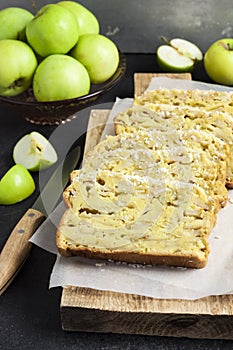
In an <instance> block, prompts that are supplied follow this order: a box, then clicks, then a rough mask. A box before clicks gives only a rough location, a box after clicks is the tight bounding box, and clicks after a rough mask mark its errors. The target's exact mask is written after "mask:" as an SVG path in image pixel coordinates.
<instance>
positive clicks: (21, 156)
mask: <svg viewBox="0 0 233 350" xmlns="http://www.w3.org/2000/svg"><path fill="white" fill-rule="evenodd" d="M13 159H14V161H15V163H16V164H22V165H23V166H24V167H25V168H26V169H28V170H30V171H38V170H43V169H46V168H48V167H50V166H51V165H53V164H54V163H56V161H57V153H56V151H55V149H54V147H53V146H52V145H51V143H50V142H49V141H48V140H47V139H46V138H45V137H44V136H43V135H41V134H40V133H38V132H37V131H33V132H31V133H30V134H27V135H25V136H23V137H22V138H21V139H20V140H19V141H18V142H17V143H16V145H15V147H14V150H13Z"/></svg>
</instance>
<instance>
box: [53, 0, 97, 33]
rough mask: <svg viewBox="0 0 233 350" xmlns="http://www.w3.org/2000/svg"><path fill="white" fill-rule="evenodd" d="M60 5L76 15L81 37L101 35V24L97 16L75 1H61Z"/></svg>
mask: <svg viewBox="0 0 233 350" xmlns="http://www.w3.org/2000/svg"><path fill="white" fill-rule="evenodd" d="M58 5H61V6H64V7H65V8H67V9H68V10H70V11H71V12H72V13H73V14H74V15H75V17H76V20H77V22H78V26H79V35H83V34H89V33H93V34H98V33H99V22H98V20H97V18H96V17H95V15H94V14H93V13H92V12H91V11H89V10H88V9H87V8H86V7H84V6H82V5H81V4H78V3H77V2H75V1H60V2H58Z"/></svg>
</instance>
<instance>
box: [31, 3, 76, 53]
mask: <svg viewBox="0 0 233 350" xmlns="http://www.w3.org/2000/svg"><path fill="white" fill-rule="evenodd" d="M26 37H27V40H28V43H29V45H30V46H31V47H32V48H33V50H34V51H35V52H36V53H37V54H38V55H40V56H42V57H47V56H49V55H51V54H56V53H58V54H66V53H67V52H68V51H70V49H71V48H72V47H73V46H74V45H75V44H76V43H77V41H78V38H79V28H78V24H77V21H76V18H75V16H74V15H73V14H72V13H71V12H70V11H69V10H67V9H66V8H65V7H62V6H59V5H56V4H48V5H45V6H43V7H42V8H41V9H40V10H39V11H38V12H37V14H36V16H35V17H34V18H33V19H32V20H31V21H30V22H29V23H28V24H27V27H26Z"/></svg>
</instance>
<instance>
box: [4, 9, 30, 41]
mask: <svg viewBox="0 0 233 350" xmlns="http://www.w3.org/2000/svg"><path fill="white" fill-rule="evenodd" d="M33 17H34V16H33V14H32V13H31V12H29V11H28V10H25V9H23V8H20V7H7V8H5V9H3V10H1V11H0V40H2V39H16V40H17V39H18V40H25V39H26V36H25V29H26V25H27V24H28V22H29V21H31V20H32V19H33Z"/></svg>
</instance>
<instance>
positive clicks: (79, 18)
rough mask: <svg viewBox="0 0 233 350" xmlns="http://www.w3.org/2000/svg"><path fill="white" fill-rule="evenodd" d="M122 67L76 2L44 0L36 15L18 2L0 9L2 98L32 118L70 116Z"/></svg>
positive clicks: (52, 120)
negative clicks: (50, 1)
mask: <svg viewBox="0 0 233 350" xmlns="http://www.w3.org/2000/svg"><path fill="white" fill-rule="evenodd" d="M13 19H14V20H13ZM15 19H17V20H15ZM125 70H126V60H125V57H124V54H123V53H121V52H120V50H119V48H118V47H117V45H116V44H115V43H114V42H113V41H112V40H111V39H109V38H108V37H106V36H105V35H102V34H100V32H99V22H98V20H97V18H96V17H95V15H94V14H93V13H92V12H91V11H90V10H88V9H87V8H85V7H84V6H83V5H81V4H79V3H76V2H74V1H60V2H58V3H55V4H47V5H45V6H43V7H42V8H41V9H39V10H37V11H36V14H35V15H33V14H32V13H31V12H29V11H28V10H26V9H22V8H18V7H8V8H5V9H3V10H1V11H0V103H1V104H5V105H10V106H13V107H16V108H17V109H18V110H20V112H21V114H22V115H23V116H24V117H25V118H26V119H27V120H29V121H31V122H33V123H36V124H60V123H65V122H67V121H70V120H72V119H73V118H75V117H76V113H77V112H78V111H79V110H81V109H83V108H85V107H88V106H90V105H92V104H94V103H95V101H96V100H97V99H98V98H99V97H101V96H102V95H103V94H105V93H106V92H107V91H109V90H110V89H112V88H113V87H114V86H115V85H116V84H118V83H119V81H120V80H121V79H122V78H123V76H124V73H125Z"/></svg>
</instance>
